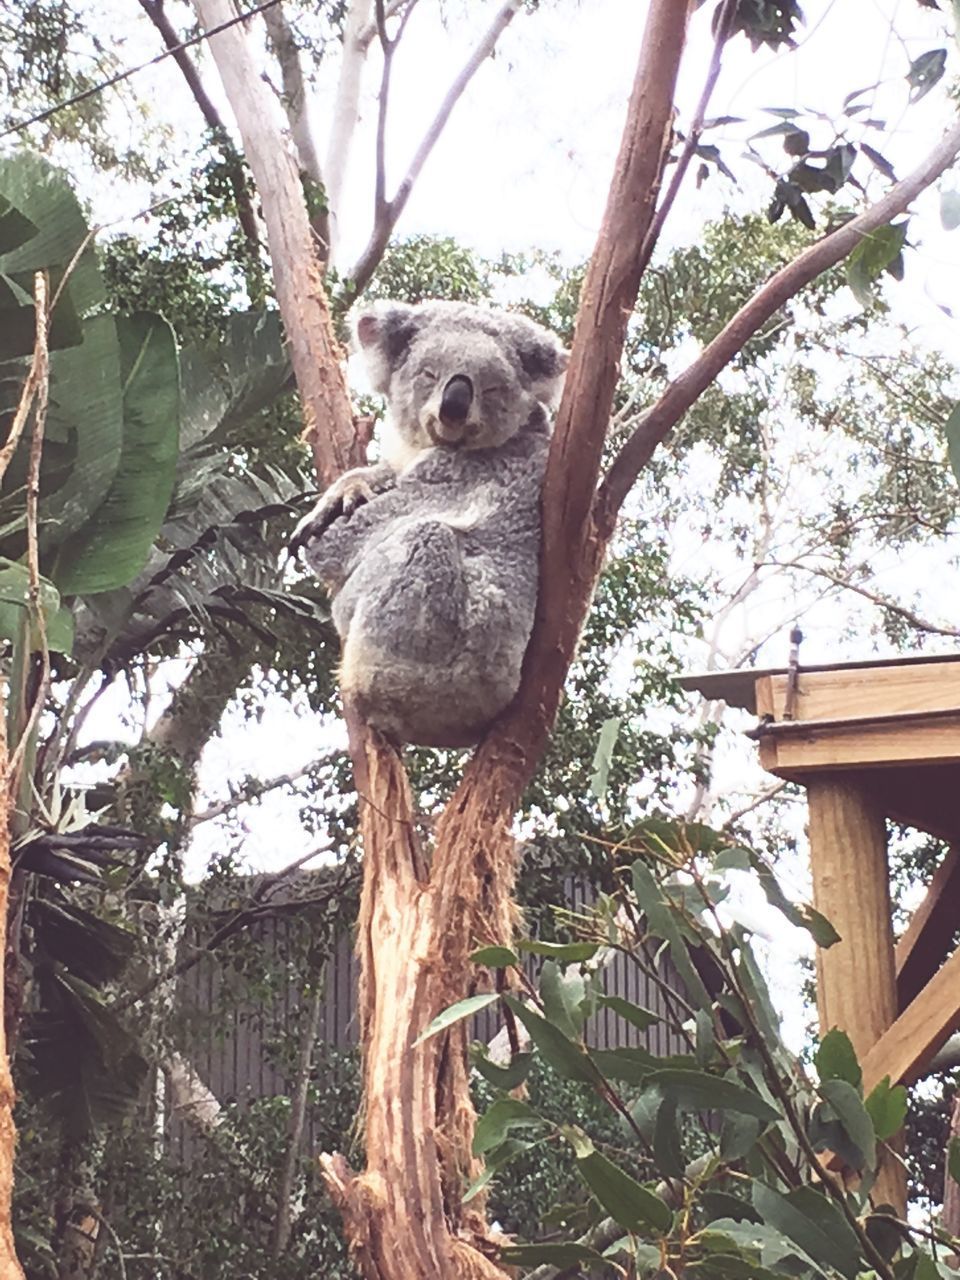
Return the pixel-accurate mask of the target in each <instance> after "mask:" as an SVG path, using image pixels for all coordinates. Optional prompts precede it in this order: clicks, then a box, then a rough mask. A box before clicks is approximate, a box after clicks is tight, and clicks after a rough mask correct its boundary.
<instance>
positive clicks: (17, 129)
mask: <svg viewBox="0 0 960 1280" xmlns="http://www.w3.org/2000/svg"><path fill="white" fill-rule="evenodd" d="M279 3H280V0H264V3H263V4H258V5H256V6H255V8H253V9H247V10H246V11H245V12H244V13H239V14H237V16H236V17H235V18H230V19H229V20H228V21H227V22H221V23H220V24H219V25H218V26H216V27H211V28H210V30H209V31H201V33H200V34H199V35H196V36H191V37H190V39H189V40H184V41H183V43H182V44H177V45H174V46H173V48H171V49H164V51H163V52H162V53H158V54H157V55H156V56H155V57H153V58H148V59H147V61H146V62H141V63H139V64H138V65H137V66H135V67H128V68H127V69H126V70H125V71H118V72H117V74H116V75H115V76H110V78H109V79H107V80H101V81H100V83H99V84H95V85H91V86H90V88H88V89H83V90H82V91H81V92H80V93H75V94H74V95H73V96H72V97H70V98H64V99H63V101H62V102H55V103H54V104H53V106H52V107H47V108H45V110H43V111H38V112H37V114H36V115H33V116H28V117H27V118H26V119H25V120H18V121H17V122H16V124H11V125H7V127H6V128H5V129H2V130H0V138H6V137H8V136H9V135H10V134H11V133H22V132H23V131H24V129H28V128H29V127H30V126H31V125H32V124H42V123H43V121H44V120H49V118H50V117H51V116H53V115H56V113H57V112H58V111H63V110H65V109H66V108H67V107H72V106H75V105H76V104H77V103H78V102H83V101H84V100H85V99H87V98H92V97H94V95H95V94H98V93H102V92H103V91H104V89H111V88H113V86H114V85H115V84H120V82H121V81H122V80H128V79H129V78H130V77H131V76H135V75H136V74H137V72H138V71H145V70H146V68H147V67H152V66H154V64H155V63H157V62H162V61H163V59H164V58H169V57H170V56H171V55H172V54H174V53H179V52H180V50H181V49H189V48H191V46H193V45H195V44H200V43H201V42H202V41H204V40H209V39H210V37H211V36H215V35H216V34H217V33H218V32H220V31H226V30H227V28H228V27H234V26H236V25H237V23H238V22H246V20H247V18H255V17H256V16H257V14H258V13H263V11H264V9H272V8H273V6H274V5H276V4H279Z"/></svg>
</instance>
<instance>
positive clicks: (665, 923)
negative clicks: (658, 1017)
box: [631, 861, 713, 1009]
mask: <svg viewBox="0 0 960 1280" xmlns="http://www.w3.org/2000/svg"><path fill="white" fill-rule="evenodd" d="M631 874H632V877H633V891H634V894H635V895H636V899H637V903H638V905H639V907H640V910H641V911H642V912H643V914H644V915H645V916H646V918H647V925H648V927H649V929H650V932H651V933H653V934H655V935H656V937H658V938H663V939H664V941H665V942H666V943H667V945H668V946H669V948H670V957H671V959H672V960H673V963H674V965H675V966H676V968H677V972H678V973H679V974H680V977H681V979H682V981H683V985H684V987H685V988H686V991H687V997H688V999H689V1000H691V1001H692V1002H693V1003H694V1004H695V1005H696V1006H698V1007H699V1008H701V1009H709V1008H710V1007H711V1005H712V1003H713V1002H712V1000H711V998H710V993H709V992H708V991H707V989H706V987H705V986H704V985H703V979H702V978H701V977H700V975H699V974H698V973H697V971H696V969H694V967H693V963H692V962H691V960H690V953H689V951H688V950H687V946H686V943H685V942H684V940H683V936H682V934H681V933H680V928H679V925H678V924H677V921H676V919H675V917H674V915H673V909H672V908H671V907H670V906H669V905H668V903H667V901H666V898H665V897H664V894H663V892H662V890H661V888H660V885H659V884H658V883H657V880H656V878H655V877H654V875H653V872H652V871H651V870H650V868H649V867H648V866H647V865H646V863H645V862H639V861H637V862H634V864H633V866H632V868H631Z"/></svg>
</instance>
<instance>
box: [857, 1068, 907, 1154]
mask: <svg viewBox="0 0 960 1280" xmlns="http://www.w3.org/2000/svg"><path fill="white" fill-rule="evenodd" d="M863 1105H864V1106H865V1107H866V1109H867V1114H868V1115H869V1117H870V1119H871V1120H872V1122H873V1131H874V1134H875V1135H876V1138H877V1141H878V1142H886V1141H887V1139H888V1138H892V1137H893V1135H894V1134H895V1133H899V1132H900V1130H901V1129H902V1128H903V1122H904V1120H905V1119H906V1118H907V1091H906V1089H905V1088H904V1087H903V1085H902V1084H898V1085H893V1086H892V1087H891V1085H890V1077H889V1076H884V1077H883V1079H882V1080H881V1081H879V1083H878V1084H876V1085H874V1087H873V1089H871V1091H870V1093H869V1094H868V1096H867V1097H866V1098H865V1100H864V1104H863Z"/></svg>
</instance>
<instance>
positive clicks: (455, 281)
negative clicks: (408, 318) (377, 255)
mask: <svg viewBox="0 0 960 1280" xmlns="http://www.w3.org/2000/svg"><path fill="white" fill-rule="evenodd" d="M489 292H490V268H489V265H488V264H486V263H484V262H482V261H480V260H479V259H478V258H477V256H476V255H475V254H473V253H471V252H470V250H468V249H464V248H462V247H461V246H460V245H458V244H457V242H456V241H455V240H452V239H451V238H450V237H449V236H439V237H438V236H423V235H420V236H411V237H409V238H408V239H406V240H400V241H398V242H397V243H396V244H394V245H391V246H390V248H389V249H387V251H386V253H385V254H384V256H383V261H382V262H381V263H380V266H379V267H378V269H377V274H376V276H375V277H374V280H373V282H372V284H371V285H370V287H369V288H368V289H367V291H366V293H365V294H364V298H365V299H369V300H371V301H372V300H374V299H376V298H394V299H396V298H399V299H402V300H403V301H404V302H410V303H418V302H423V301H424V299H426V298H445V299H447V300H448V301H450V302H479V301H480V300H481V299H482V298H485V297H487V296H488V295H489Z"/></svg>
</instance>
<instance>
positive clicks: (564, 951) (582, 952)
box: [517, 938, 600, 964]
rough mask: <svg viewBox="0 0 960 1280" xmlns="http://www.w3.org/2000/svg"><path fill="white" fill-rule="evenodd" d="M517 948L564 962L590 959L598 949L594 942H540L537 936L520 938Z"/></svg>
mask: <svg viewBox="0 0 960 1280" xmlns="http://www.w3.org/2000/svg"><path fill="white" fill-rule="evenodd" d="M517 950H518V951H524V952H527V953H529V954H530V955H534V956H548V957H549V958H550V959H551V960H559V961H561V962H562V963H564V964H571V963H576V962H579V961H583V960H592V959H593V957H594V956H595V955H596V954H597V952H598V951H599V950H600V945H599V943H596V942H541V941H540V940H539V939H537V938H533V939H521V941H520V942H518V943H517Z"/></svg>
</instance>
